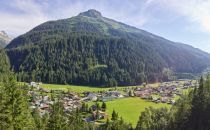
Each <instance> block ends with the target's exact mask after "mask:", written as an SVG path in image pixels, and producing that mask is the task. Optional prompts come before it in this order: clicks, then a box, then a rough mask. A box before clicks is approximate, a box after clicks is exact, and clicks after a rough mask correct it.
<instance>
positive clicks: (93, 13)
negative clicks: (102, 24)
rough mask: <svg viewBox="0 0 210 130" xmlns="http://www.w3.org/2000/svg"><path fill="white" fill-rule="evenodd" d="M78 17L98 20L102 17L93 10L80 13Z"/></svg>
mask: <svg viewBox="0 0 210 130" xmlns="http://www.w3.org/2000/svg"><path fill="white" fill-rule="evenodd" d="M79 16H87V17H92V18H100V17H102V15H101V13H100V12H99V11H97V10H95V9H90V10H88V11H86V12H82V13H80V14H79Z"/></svg>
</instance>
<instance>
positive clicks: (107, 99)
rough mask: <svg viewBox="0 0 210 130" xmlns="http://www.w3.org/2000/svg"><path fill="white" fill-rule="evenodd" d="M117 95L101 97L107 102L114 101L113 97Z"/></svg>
mask: <svg viewBox="0 0 210 130" xmlns="http://www.w3.org/2000/svg"><path fill="white" fill-rule="evenodd" d="M115 98H116V97H113V96H102V97H101V98H100V100H101V101H103V102H107V101H112V100H113V99H115Z"/></svg>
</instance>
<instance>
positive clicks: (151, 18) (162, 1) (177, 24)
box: [0, 0, 210, 53]
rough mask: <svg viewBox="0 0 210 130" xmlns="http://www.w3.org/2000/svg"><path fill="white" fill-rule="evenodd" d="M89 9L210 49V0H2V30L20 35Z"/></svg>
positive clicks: (0, 3) (178, 40) (209, 50)
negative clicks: (41, 25) (40, 25)
mask: <svg viewBox="0 0 210 130" xmlns="http://www.w3.org/2000/svg"><path fill="white" fill-rule="evenodd" d="M88 9H96V10H98V11H100V12H101V13H102V15H103V16H105V17H108V18H112V19H115V20H117V21H120V22H123V23H126V24H129V25H132V26H135V27H137V28H140V29H144V30H146V31H149V32H152V33H154V34H157V35H160V36H162V37H164V38H166V39H169V40H172V41H175V42H182V43H186V44H189V45H192V46H194V47H197V48H200V49H202V50H205V51H207V52H209V53H210V0H182V1H180V0H0V18H1V20H0V30H5V31H6V32H7V33H8V34H10V35H12V36H18V35H20V34H23V33H25V32H27V31H29V30H30V29H32V28H33V27H35V26H37V25H39V24H41V23H43V22H45V21H48V20H56V19H63V18H69V17H72V16H75V15H77V14H79V13H80V12H83V11H86V10H88Z"/></svg>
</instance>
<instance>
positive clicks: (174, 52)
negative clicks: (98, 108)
mask: <svg viewBox="0 0 210 130" xmlns="http://www.w3.org/2000/svg"><path fill="white" fill-rule="evenodd" d="M6 51H7V54H8V56H9V58H10V62H11V65H12V67H13V68H14V70H15V71H16V72H17V73H18V74H19V75H18V78H19V80H21V81H30V80H37V81H42V82H46V83H73V84H83V85H101V86H115V85H117V84H118V85H136V84H141V83H142V82H145V81H148V82H155V81H162V80H167V78H168V77H167V75H166V74H165V73H164V72H165V70H170V71H174V72H175V73H200V72H201V71H202V70H203V69H205V68H206V67H207V66H209V65H210V55H209V54H208V53H206V52H203V51H201V50H199V49H196V48H193V47H191V46H189V45H185V44H182V43H175V42H172V41H169V40H167V39H164V38H162V37H160V36H156V35H154V34H152V33H149V32H147V31H144V30H141V29H138V28H135V27H132V26H129V25H126V24H123V23H121V22H117V21H115V20H112V19H109V18H105V17H103V16H102V14H101V13H100V12H98V11H96V10H88V11H86V12H83V13H80V14H79V15H77V16H75V17H72V18H68V19H61V20H56V21H49V22H46V23H43V24H41V25H39V26H37V27H35V28H34V29H32V30H31V31H29V32H27V33H25V34H23V35H21V36H19V37H17V38H15V39H14V40H12V41H11V42H10V44H9V45H7V47H6Z"/></svg>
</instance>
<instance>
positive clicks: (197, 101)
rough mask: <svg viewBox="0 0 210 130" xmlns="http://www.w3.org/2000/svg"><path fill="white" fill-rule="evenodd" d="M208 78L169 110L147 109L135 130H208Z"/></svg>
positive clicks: (209, 94)
mask: <svg viewBox="0 0 210 130" xmlns="http://www.w3.org/2000/svg"><path fill="white" fill-rule="evenodd" d="M209 122H210V77H208V78H207V79H206V80H204V79H203V78H201V80H200V86H199V87H198V88H195V89H194V90H193V91H191V92H190V93H189V94H188V95H184V96H183V97H181V99H180V100H179V101H178V102H177V103H176V104H175V105H174V106H173V107H172V108H171V109H170V110H168V109H166V108H162V109H154V108H147V109H146V110H145V111H144V112H142V114H141V116H140V117H139V122H138V124H137V127H136V129H137V130H151V129H152V130H209V129H210V124H209Z"/></svg>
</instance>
